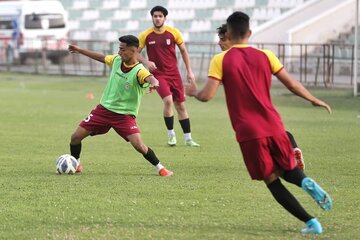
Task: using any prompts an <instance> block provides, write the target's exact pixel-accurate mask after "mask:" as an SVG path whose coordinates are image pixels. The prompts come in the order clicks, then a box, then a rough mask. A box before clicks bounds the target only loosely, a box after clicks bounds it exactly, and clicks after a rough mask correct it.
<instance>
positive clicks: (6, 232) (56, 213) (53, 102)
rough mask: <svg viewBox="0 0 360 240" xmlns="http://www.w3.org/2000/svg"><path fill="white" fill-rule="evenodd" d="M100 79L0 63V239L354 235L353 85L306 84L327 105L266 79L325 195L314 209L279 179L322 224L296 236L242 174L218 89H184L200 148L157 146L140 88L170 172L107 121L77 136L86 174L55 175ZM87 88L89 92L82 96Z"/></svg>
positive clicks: (292, 223)
mask: <svg viewBox="0 0 360 240" xmlns="http://www.w3.org/2000/svg"><path fill="white" fill-rule="evenodd" d="M105 82H106V78H103V77H97V78H89V77H86V78H85V77H60V76H31V75H23V74H10V73H4V72H1V73H0V119H1V121H0V123H1V125H0V129H1V131H0V184H1V194H0V239H206V240H208V239H216V240H217V239H226V240H227V239H284V240H285V239H286V240H288V239H342V240H343V239H359V238H360V233H359V230H358V228H359V222H360V216H359V214H358V212H359V209H360V207H359V196H360V190H359V161H360V154H359V149H360V140H359V139H360V118H358V117H357V116H358V115H360V98H353V97H352V96H351V90H346V91H343V90H333V89H311V91H312V92H313V93H314V95H316V96H318V97H319V98H321V99H323V100H325V101H327V102H328V103H329V104H330V105H331V106H332V107H333V114H332V115H329V114H327V113H326V112H325V110H322V109H319V108H314V107H312V106H311V105H310V104H309V103H308V102H306V101H304V100H302V99H300V98H298V97H295V96H293V95H291V94H289V93H288V91H287V90H286V89H284V88H283V87H275V88H274V89H273V100H274V103H275V105H276V106H277V108H278V110H279V112H280V113H281V115H282V117H283V120H284V122H285V125H286V128H287V130H289V131H290V132H292V133H293V135H294V136H295V138H296V140H297V142H298V144H299V146H300V147H301V149H302V151H303V154H304V158H305V161H306V170H305V172H306V174H307V175H308V176H310V177H313V178H314V179H315V180H317V181H318V182H319V183H320V184H321V185H322V186H323V187H324V188H325V189H326V190H327V191H328V192H329V193H330V195H331V196H332V198H333V201H334V205H333V209H332V210H331V211H329V212H324V211H322V210H321V209H320V208H319V207H318V206H317V205H316V204H315V203H314V202H313V201H312V199H311V198H310V196H308V195H307V194H306V193H305V192H304V191H302V190H301V189H300V188H297V187H295V186H294V185H290V184H288V183H285V185H286V186H287V187H288V188H289V189H290V190H291V191H292V192H293V193H294V195H295V196H297V198H298V199H299V201H300V202H301V203H302V204H303V206H304V207H305V209H307V210H308V211H309V212H310V213H311V214H313V215H315V216H316V217H317V218H318V219H319V220H320V221H321V223H322V224H323V228H324V234H322V235H321V236H311V237H309V236H307V237H304V236H301V235H300V234H299V231H300V229H301V228H303V227H304V224H303V223H302V222H300V221H298V220H297V219H295V218H294V217H292V216H291V215H290V214H288V213H287V212H286V211H285V210H284V209H283V208H282V207H280V205H278V204H277V203H276V202H275V200H274V199H273V198H272V196H271V194H270V192H269V191H268V189H267V188H266V186H265V185H264V184H263V183H262V182H256V181H252V180H251V179H250V177H249V175H248V173H247V171H246V168H245V166H244V163H243V160H242V157H241V154H240V150H239V147H238V144H237V143H236V142H235V137H234V133H233V131H232V129H231V126H230V122H229V119H228V114H227V110H226V106H225V102H224V94H223V90H222V89H220V90H219V92H218V93H217V95H216V97H215V99H214V100H213V101H211V102H209V103H200V102H197V101H195V100H194V99H188V102H187V106H188V110H189V114H190V117H191V122H192V135H193V138H194V139H195V140H196V141H198V142H199V143H200V144H201V147H200V148H189V147H185V146H184V145H183V141H182V133H181V129H180V126H179V124H178V122H177V121H176V128H175V129H176V132H177V136H178V145H177V146H176V147H173V148H171V147H168V146H166V137H167V135H166V130H165V125H164V123H163V118H162V103H161V101H160V99H159V97H158V96H157V94H149V95H146V96H145V97H144V99H143V103H142V106H141V109H140V115H139V117H138V120H137V121H138V125H139V127H140V129H141V130H142V137H143V140H144V142H145V143H146V144H147V145H148V146H150V147H152V148H153V150H154V151H155V153H156V154H157V155H158V157H159V158H160V160H161V161H162V163H163V164H164V165H166V166H167V167H169V168H170V169H171V170H173V171H174V174H175V176H174V177H172V178H161V177H158V176H157V174H156V172H155V170H154V168H153V167H152V166H151V165H150V164H149V163H148V162H147V161H145V160H144V159H143V157H142V156H141V155H140V154H138V153H137V152H135V150H133V148H132V147H131V145H130V144H129V143H126V142H125V141H123V140H122V139H121V138H119V137H118V136H117V135H116V134H115V133H114V131H110V132H109V133H108V134H107V135H103V136H98V137H93V138H87V139H85V140H84V142H83V152H82V155H81V159H82V164H83V166H84V172H83V173H82V174H79V175H72V176H70V175H69V176H64V175H57V174H55V160H56V159H57V157H58V156H59V155H61V154H64V153H68V152H69V149H68V145H69V140H70V135H71V134H72V132H73V131H74V129H75V128H76V127H77V125H78V123H79V122H80V120H82V119H83V118H84V117H86V116H87V114H88V113H89V112H90V110H91V109H92V108H93V107H95V106H96V105H97V104H98V102H99V100H100V97H101V93H102V89H103V87H104V85H105ZM87 92H92V93H93V94H94V96H95V99H92V100H90V99H86V98H85V95H86V93H87Z"/></svg>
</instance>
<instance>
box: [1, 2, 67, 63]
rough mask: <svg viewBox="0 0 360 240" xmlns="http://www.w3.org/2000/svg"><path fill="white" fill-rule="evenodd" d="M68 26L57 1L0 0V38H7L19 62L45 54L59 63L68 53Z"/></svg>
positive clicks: (5, 39)
mask: <svg viewBox="0 0 360 240" xmlns="http://www.w3.org/2000/svg"><path fill="white" fill-rule="evenodd" d="M67 25H68V20H67V13H66V11H65V10H64V7H63V5H62V4H61V2H59V1H55V0H54V1H51V0H49V1H5V2H0V41H3V42H4V41H8V44H7V46H8V48H9V50H10V51H8V52H11V53H12V57H14V58H15V59H18V60H19V61H20V62H21V63H25V61H26V59H27V58H30V57H41V56H44V55H45V56H46V57H47V58H48V59H50V60H51V62H53V63H59V61H60V60H61V58H63V57H65V56H66V55H67V54H68V51H67V43H66V41H67V36H68V26H67ZM2 45H4V44H2Z"/></svg>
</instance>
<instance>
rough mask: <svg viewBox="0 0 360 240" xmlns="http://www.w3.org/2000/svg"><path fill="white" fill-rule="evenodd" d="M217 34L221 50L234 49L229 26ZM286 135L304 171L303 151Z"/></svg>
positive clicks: (219, 29) (288, 133) (220, 28)
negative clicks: (229, 34) (228, 29)
mask: <svg viewBox="0 0 360 240" xmlns="http://www.w3.org/2000/svg"><path fill="white" fill-rule="evenodd" d="M216 30H217V33H218V37H219V42H218V44H219V46H220V48H221V50H223V51H226V50H228V49H229V48H231V47H232V43H231V41H230V39H229V36H228V34H226V32H227V26H226V24H222V25H221V27H218V28H217V29H216ZM286 134H287V135H288V137H289V140H290V142H291V145H292V147H293V149H294V155H295V161H296V164H297V166H298V167H299V168H300V169H301V170H304V169H305V162H304V158H303V155H302V152H301V149H300V148H299V147H298V145H297V143H296V141H295V137H294V136H293V135H292V134H291V133H290V132H289V131H286Z"/></svg>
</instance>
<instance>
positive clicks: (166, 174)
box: [159, 168, 174, 177]
mask: <svg viewBox="0 0 360 240" xmlns="http://www.w3.org/2000/svg"><path fill="white" fill-rule="evenodd" d="M159 175H160V176H162V177H171V176H173V175H174V173H173V172H172V171H170V170H167V169H166V168H162V169H160V171H159Z"/></svg>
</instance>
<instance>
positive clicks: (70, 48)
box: [68, 44, 80, 53]
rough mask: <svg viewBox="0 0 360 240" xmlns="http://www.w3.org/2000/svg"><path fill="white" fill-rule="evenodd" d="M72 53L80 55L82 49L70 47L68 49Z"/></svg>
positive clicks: (74, 46) (75, 46)
mask: <svg viewBox="0 0 360 240" xmlns="http://www.w3.org/2000/svg"><path fill="white" fill-rule="evenodd" d="M68 49H69V51H70V52H71V53H79V50H80V48H79V47H78V46H77V45H71V44H70V45H69V47H68Z"/></svg>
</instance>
